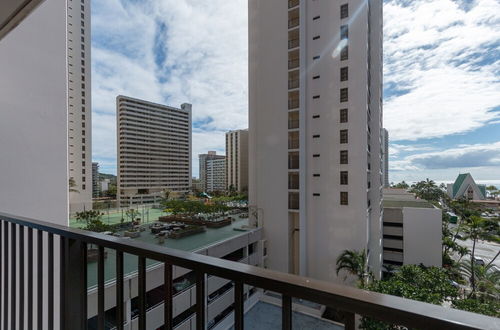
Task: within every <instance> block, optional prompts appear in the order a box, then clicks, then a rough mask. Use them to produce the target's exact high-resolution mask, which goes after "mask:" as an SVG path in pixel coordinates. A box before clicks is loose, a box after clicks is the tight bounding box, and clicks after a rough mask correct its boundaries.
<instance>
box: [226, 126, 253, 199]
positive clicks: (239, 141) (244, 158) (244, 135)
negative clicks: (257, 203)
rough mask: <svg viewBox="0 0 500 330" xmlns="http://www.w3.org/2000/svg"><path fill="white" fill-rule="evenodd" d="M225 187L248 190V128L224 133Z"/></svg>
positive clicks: (242, 190)
mask: <svg viewBox="0 0 500 330" xmlns="http://www.w3.org/2000/svg"><path fill="white" fill-rule="evenodd" d="M226 159H227V161H226V180H227V183H226V189H227V190H232V189H234V190H235V191H238V192H244V191H248V129H241V130H235V131H229V132H227V133H226Z"/></svg>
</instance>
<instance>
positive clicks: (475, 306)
mask: <svg viewBox="0 0 500 330" xmlns="http://www.w3.org/2000/svg"><path fill="white" fill-rule="evenodd" d="M452 307H453V308H456V309H461V310H464V311H469V312H473V313H479V314H484V315H489V316H495V317H500V302H498V301H488V302H482V301H480V300H477V299H459V300H454V301H453V302H452Z"/></svg>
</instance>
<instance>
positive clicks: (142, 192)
mask: <svg viewBox="0 0 500 330" xmlns="http://www.w3.org/2000/svg"><path fill="white" fill-rule="evenodd" d="M116 110H117V115H116V117H117V141H118V147H117V151H118V158H117V160H118V171H117V172H118V183H117V198H118V200H119V203H120V205H122V206H126V205H132V204H142V203H155V202H157V201H159V200H160V198H161V196H162V191H164V190H170V191H172V192H177V193H184V192H188V191H189V190H190V189H191V104H188V103H184V104H182V105H181V107H180V108H174V107H170V106H165V105H161V104H156V103H152V102H148V101H143V100H139V99H134V98H131V97H127V96H118V97H117V98H116Z"/></svg>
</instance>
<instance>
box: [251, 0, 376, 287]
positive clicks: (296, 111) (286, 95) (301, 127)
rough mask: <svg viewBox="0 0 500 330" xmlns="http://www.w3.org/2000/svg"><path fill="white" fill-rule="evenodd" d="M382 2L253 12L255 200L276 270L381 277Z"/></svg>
mask: <svg viewBox="0 0 500 330" xmlns="http://www.w3.org/2000/svg"><path fill="white" fill-rule="evenodd" d="M381 100H382V1H381V0H372V1H363V0H343V1H320V0H317V1H303V0H289V1H267V0H250V1H249V123H250V127H249V146H250V147H249V148H250V151H249V163H250V171H249V177H250V181H249V197H250V205H251V207H252V208H254V209H255V210H256V212H251V216H252V217H254V218H255V217H258V219H255V220H257V221H258V222H259V223H260V224H262V225H263V227H264V235H265V237H266V239H267V242H268V250H269V252H268V255H269V256H268V259H267V260H266V262H267V267H269V268H271V269H276V270H279V271H285V272H291V273H296V274H301V275H306V276H311V277H313V278H318V279H321V280H328V281H339V282H340V281H342V279H343V277H344V276H343V275H342V276H341V277H339V278H337V275H336V272H335V260H336V258H337V257H338V256H339V255H340V253H341V252H342V251H343V250H345V249H354V250H363V249H366V250H367V251H368V256H369V264H370V267H371V269H372V270H373V272H374V273H375V275H376V276H377V277H378V276H380V274H381V255H382V248H381V243H380V242H381V231H382V225H381V212H382V205H381V200H382V190H381V189H382V184H383V182H382V172H381V163H382V161H381V145H380V143H381V128H382V101H381Z"/></svg>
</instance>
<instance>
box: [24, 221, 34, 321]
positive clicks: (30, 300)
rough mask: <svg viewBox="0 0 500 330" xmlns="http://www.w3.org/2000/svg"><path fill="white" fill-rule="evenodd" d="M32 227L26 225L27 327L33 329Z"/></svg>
mask: <svg viewBox="0 0 500 330" xmlns="http://www.w3.org/2000/svg"><path fill="white" fill-rule="evenodd" d="M33 275H34V272H33V228H30V227H28V299H27V301H26V303H27V304H28V315H27V316H28V329H33V281H34V277H33Z"/></svg>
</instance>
